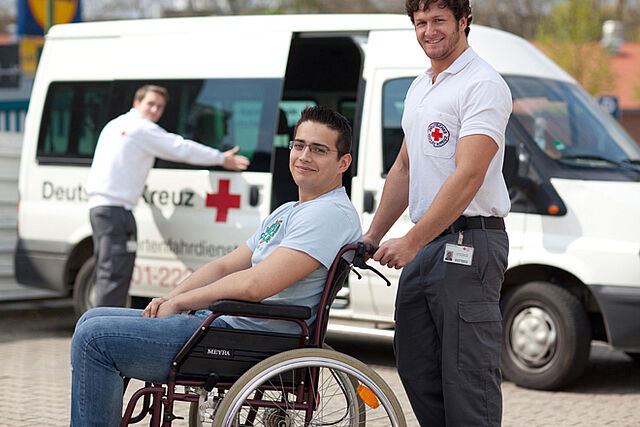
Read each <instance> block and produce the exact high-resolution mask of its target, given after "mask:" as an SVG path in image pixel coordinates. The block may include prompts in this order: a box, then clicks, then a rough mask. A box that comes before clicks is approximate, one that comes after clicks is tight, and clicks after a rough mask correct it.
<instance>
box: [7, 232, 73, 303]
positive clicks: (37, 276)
mask: <svg viewBox="0 0 640 427" xmlns="http://www.w3.org/2000/svg"><path fill="white" fill-rule="evenodd" d="M70 249H71V248H70V246H69V245H67V244H64V243H62V244H61V243H52V242H46V241H36V240H24V239H18V243H17V245H16V250H15V254H14V268H15V275H16V281H17V282H18V283H21V284H24V285H28V286H33V287H36V288H43V289H52V290H54V291H57V292H58V293H60V295H67V294H68V293H69V291H70V289H71V287H70V286H69V285H68V284H67V283H66V281H65V270H66V268H65V267H66V264H67V259H68V257H69V252H70Z"/></svg>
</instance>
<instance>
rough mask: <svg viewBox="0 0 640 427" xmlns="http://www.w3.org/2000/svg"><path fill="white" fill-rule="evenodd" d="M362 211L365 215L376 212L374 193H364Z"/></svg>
mask: <svg viewBox="0 0 640 427" xmlns="http://www.w3.org/2000/svg"><path fill="white" fill-rule="evenodd" d="M362 208H363V209H362V210H363V211H364V212H365V213H373V212H374V211H375V210H376V193H375V191H365V192H364V200H363V206H362Z"/></svg>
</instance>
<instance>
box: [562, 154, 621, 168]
mask: <svg viewBox="0 0 640 427" xmlns="http://www.w3.org/2000/svg"><path fill="white" fill-rule="evenodd" d="M558 160H594V161H598V162H606V163H609V164H612V165H615V166H622V165H621V164H620V163H618V162H616V161H615V160H611V159H607V158H606V157H602V156H598V155H597V154H576V155H573V156H562V157H560V158H559V159H558Z"/></svg>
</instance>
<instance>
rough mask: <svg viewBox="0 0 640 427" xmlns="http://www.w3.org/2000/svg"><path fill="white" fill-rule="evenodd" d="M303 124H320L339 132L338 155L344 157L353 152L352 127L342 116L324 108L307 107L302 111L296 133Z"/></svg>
mask: <svg viewBox="0 0 640 427" xmlns="http://www.w3.org/2000/svg"><path fill="white" fill-rule="evenodd" d="M303 122H315V123H320V124H323V125H325V126H326V127H328V128H329V129H332V130H335V131H336V132H338V140H337V141H336V148H337V149H338V155H339V156H343V155H345V154H348V153H350V152H351V125H350V124H349V121H348V120H347V119H346V118H345V117H344V116H343V115H342V114H340V113H337V112H335V111H333V110H332V109H331V108H328V107H324V106H317V107H307V108H305V109H304V110H302V114H301V116H300V120H298V123H297V124H296V129H295V130H296V131H297V130H298V126H300V124H301V123H303ZM294 135H295V133H294Z"/></svg>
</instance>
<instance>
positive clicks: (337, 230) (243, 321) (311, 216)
mask: <svg viewBox="0 0 640 427" xmlns="http://www.w3.org/2000/svg"><path fill="white" fill-rule="evenodd" d="M361 239H362V228H361V226H360V218H359V217H358V213H357V212H356V210H355V208H354V207H353V204H352V203H351V201H350V200H349V197H348V196H347V193H346V191H345V189H344V187H341V188H338V189H335V190H333V191H330V192H328V193H326V194H323V195H322V196H320V197H318V198H316V199H313V200H310V201H308V202H304V203H298V202H289V203H285V204H283V205H282V206H280V207H279V208H277V209H276V210H275V211H273V213H272V214H271V215H269V216H268V217H267V218H266V219H265V220H264V221H262V224H261V225H260V227H259V228H258V230H257V231H256V233H255V234H254V235H253V236H251V238H250V239H249V240H247V246H248V247H249V249H251V251H252V252H253V256H252V257H251V264H252V265H256V264H258V263H259V262H261V261H262V260H264V259H265V258H267V257H268V256H269V255H270V254H271V253H272V252H273V251H274V250H276V249H277V248H279V247H284V248H289V249H295V250H298V251H301V252H304V253H306V254H307V255H309V256H311V257H313V258H315V259H316V260H318V261H319V262H320V266H319V267H318V268H317V269H316V270H315V271H313V272H312V273H311V274H309V275H308V276H306V277H304V278H302V279H301V280H299V281H297V282H295V283H294V284H292V285H291V286H289V287H288V288H286V289H284V290H282V291H280V292H278V293H277V294H275V295H273V296H271V297H269V298H266V299H264V300H263V301H262V302H264V303H267V304H269V303H273V304H291V305H304V306H307V307H310V308H311V311H312V313H313V316H312V317H311V319H308V320H307V324H309V325H311V323H312V322H313V321H314V320H315V318H316V313H317V308H318V304H319V303H320V295H321V294H322V290H323V288H324V283H325V281H326V279H327V274H328V271H329V268H330V267H331V264H332V262H333V260H334V258H335V257H336V255H337V254H338V251H339V250H340V248H341V247H342V246H344V245H346V244H349V243H354V242H357V241H359V240H361ZM294 267H295V266H293V265H291V266H286V267H284V268H294ZM223 319H224V321H225V322H227V323H228V324H229V325H230V326H231V327H233V328H237V329H249V330H262V331H274V332H288V333H299V332H300V327H298V326H297V325H296V324H295V323H292V322H288V321H283V320H270V319H256V318H248V317H232V316H223Z"/></svg>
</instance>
